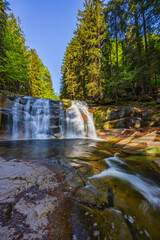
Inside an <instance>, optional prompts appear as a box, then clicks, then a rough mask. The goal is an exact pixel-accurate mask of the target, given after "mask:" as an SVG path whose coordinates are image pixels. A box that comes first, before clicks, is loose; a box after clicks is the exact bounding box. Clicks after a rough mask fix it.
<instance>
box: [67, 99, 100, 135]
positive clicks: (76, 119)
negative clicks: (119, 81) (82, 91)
mask: <svg viewBox="0 0 160 240" xmlns="http://www.w3.org/2000/svg"><path fill="white" fill-rule="evenodd" d="M66 122H67V127H66V137H67V138H84V137H88V138H91V139H96V138H97V134H96V129H95V126H94V121H93V114H92V113H90V112H89V111H88V105H87V104H86V103H85V102H82V101H72V104H71V107H70V108H68V109H67V110H66Z"/></svg>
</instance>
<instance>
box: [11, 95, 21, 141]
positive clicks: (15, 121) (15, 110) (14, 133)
mask: <svg viewBox="0 0 160 240" xmlns="http://www.w3.org/2000/svg"><path fill="white" fill-rule="evenodd" d="M12 114H13V116H14V117H13V126H12V138H14V139H18V125H19V124H18V123H19V120H20V119H19V116H18V114H19V98H17V99H16V100H15V103H14V106H13V107H12Z"/></svg>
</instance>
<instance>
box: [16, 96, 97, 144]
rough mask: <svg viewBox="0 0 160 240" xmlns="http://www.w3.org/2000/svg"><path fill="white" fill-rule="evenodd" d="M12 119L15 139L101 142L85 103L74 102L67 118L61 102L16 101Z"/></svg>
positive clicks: (20, 99) (24, 99) (25, 99)
mask: <svg viewBox="0 0 160 240" xmlns="http://www.w3.org/2000/svg"><path fill="white" fill-rule="evenodd" d="M12 115H13V124H12V139H46V138H51V137H53V136H55V137H67V138H92V139H95V138H97V135H96V129H95V126H94V121H93V114H92V113H90V112H89V111H88V106H87V104H86V103H85V102H81V101H72V104H71V107H70V108H68V109H67V110H66V116H65V114H64V111H63V104H62V102H61V101H54V100H48V99H38V98H37V99H36V98H33V97H23V98H16V99H15V103H14V106H13V107H12ZM65 121H66V124H65Z"/></svg>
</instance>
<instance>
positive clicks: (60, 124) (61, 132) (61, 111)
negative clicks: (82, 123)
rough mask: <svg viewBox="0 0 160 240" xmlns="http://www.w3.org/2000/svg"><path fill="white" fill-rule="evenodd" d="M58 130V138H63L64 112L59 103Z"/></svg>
mask: <svg viewBox="0 0 160 240" xmlns="http://www.w3.org/2000/svg"><path fill="white" fill-rule="evenodd" d="M59 128H60V133H59V135H60V137H62V136H64V132H65V116H64V111H63V104H62V102H61V101H60V102H59Z"/></svg>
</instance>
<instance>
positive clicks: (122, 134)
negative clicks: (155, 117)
mask: <svg viewBox="0 0 160 240" xmlns="http://www.w3.org/2000/svg"><path fill="white" fill-rule="evenodd" d="M97 134H98V137H99V138H102V139H105V140H107V141H108V143H110V144H111V145H112V147H113V148H115V149H117V151H118V152H121V153H125V154H129V155H150V156H160V128H159V127H153V128H140V129H108V130H102V129H101V130H97Z"/></svg>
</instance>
